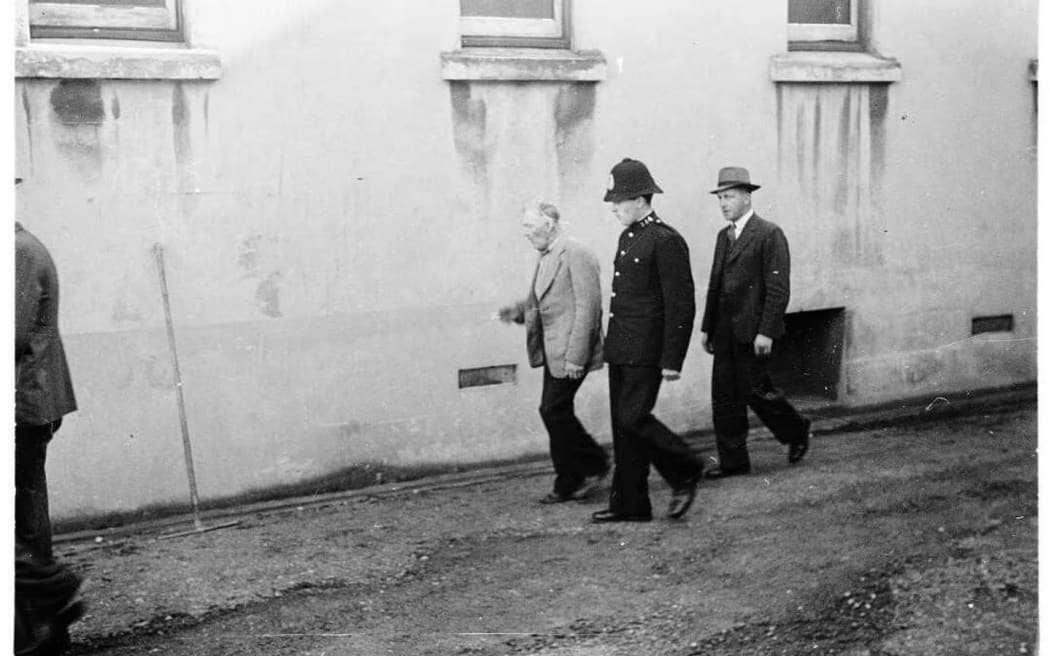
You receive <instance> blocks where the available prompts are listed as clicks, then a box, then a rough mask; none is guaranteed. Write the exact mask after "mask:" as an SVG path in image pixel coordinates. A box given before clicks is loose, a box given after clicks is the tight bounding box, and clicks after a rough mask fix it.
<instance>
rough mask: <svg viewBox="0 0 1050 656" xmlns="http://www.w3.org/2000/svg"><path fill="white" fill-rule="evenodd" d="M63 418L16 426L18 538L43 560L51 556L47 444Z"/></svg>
mask: <svg viewBox="0 0 1050 656" xmlns="http://www.w3.org/2000/svg"><path fill="white" fill-rule="evenodd" d="M61 424H62V420H61V419H59V420H58V421H53V422H51V423H50V424H44V425H42V426H24V425H16V426H15V539H16V544H20V545H22V546H23V547H24V548H26V549H28V550H29V552H30V554H32V555H33V556H34V557H36V558H37V559H39V560H41V561H43V562H50V561H51V560H52V553H51V516H50V514H49V510H48V505H47V475H46V474H45V472H44V461H45V460H46V459H47V445H48V443H49V442H50V441H51V437H52V435H54V433H55V432H56V431H57V430H58V427H59V426H60V425H61Z"/></svg>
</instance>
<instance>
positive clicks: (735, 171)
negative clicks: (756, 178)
mask: <svg viewBox="0 0 1050 656" xmlns="http://www.w3.org/2000/svg"><path fill="white" fill-rule="evenodd" d="M733 187H743V188H744V189H747V190H748V191H754V190H756V189H761V188H762V187H761V185H757V184H751V174H750V173H748V172H747V169H745V168H744V167H742V166H726V167H725V168H723V169H722V170H720V171H719V172H718V187H717V188H716V189H712V190H711V193H712V194H718V193H721V192H723V191H725V190H726V189H732V188H733Z"/></svg>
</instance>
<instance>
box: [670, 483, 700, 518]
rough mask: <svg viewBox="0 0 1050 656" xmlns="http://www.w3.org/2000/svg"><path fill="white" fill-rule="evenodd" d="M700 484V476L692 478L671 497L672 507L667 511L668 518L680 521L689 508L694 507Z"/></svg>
mask: <svg viewBox="0 0 1050 656" xmlns="http://www.w3.org/2000/svg"><path fill="white" fill-rule="evenodd" d="M699 482H700V476H699V475H697V476H696V478H691V479H689V480H688V481H686V482H685V485H683V486H682V487H680V488H678V489H677V490H675V491H674V493H673V494H672V495H671V505H670V507H669V508H668V509H667V516H668V517H669V518H671V519H678V518H680V517H681V516H682V515H684V514H685V512H686V511H687V510H689V506H691V505H693V499H695V498H696V486H697V484H698V483H699Z"/></svg>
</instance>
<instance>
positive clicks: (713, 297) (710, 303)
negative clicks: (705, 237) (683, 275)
mask: <svg viewBox="0 0 1050 656" xmlns="http://www.w3.org/2000/svg"><path fill="white" fill-rule="evenodd" d="M724 233H725V230H723V231H722V232H719V233H718V237H717V238H716V239H715V255H714V259H713V260H712V261H711V275H710V277H709V278H708V282H707V294H706V295H705V302H704V317H703V319H702V320H701V322H700V330H701V331H703V332H705V333H707V334H708V335H711V334H712V333H714V330H715V323H716V322H717V321H718V295H719V292H720V289H721V286H722V261H723V260H724V259H725V256H726V241H725V234H724Z"/></svg>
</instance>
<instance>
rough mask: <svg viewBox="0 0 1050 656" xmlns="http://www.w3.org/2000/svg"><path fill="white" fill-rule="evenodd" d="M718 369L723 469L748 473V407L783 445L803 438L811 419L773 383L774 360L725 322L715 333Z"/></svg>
mask: <svg viewBox="0 0 1050 656" xmlns="http://www.w3.org/2000/svg"><path fill="white" fill-rule="evenodd" d="M714 351H715V353H714V356H715V361H714V367H713V369H712V372H711V413H712V415H713V419H714V426H715V442H716V444H717V447H718V464H719V467H721V469H722V470H723V471H727V472H734V471H748V470H750V469H751V458H750V456H749V455H748V452H747V432H748V419H747V409H748V406H750V407H751V409H752V410H754V411H755V414H756V415H758V418H759V419H760V420H762V423H763V424H765V425H766V427H767V428H769V430H770V432H772V433H773V437H775V438H776V439H777V441H778V442H780V443H781V444H794V443H796V442H799V441H801V440H802V439H803V438H804V437H805V435H806V432H807V431H808V430H809V425H808V422H807V421H806V420H805V419H803V418H802V416H801V415H800V414H799V413H798V411H796V410H795V408H794V407H793V406H792V405H791V404H790V403H789V402H788V401H787V399H786V398H785V397H784V392H783V390H781V389H780V388H778V387H777V386H776V385H774V384H773V379H772V378H771V377H770V375H769V358H768V357H758V356H756V355H755V347H754V344H751V343H748V344H741V343H740V342H738V341H737V340H736V339H734V338H733V335H732V330H731V329H730V328H729V326H728V325H723V324H719V326H718V327H717V328H716V329H715V336H714Z"/></svg>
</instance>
